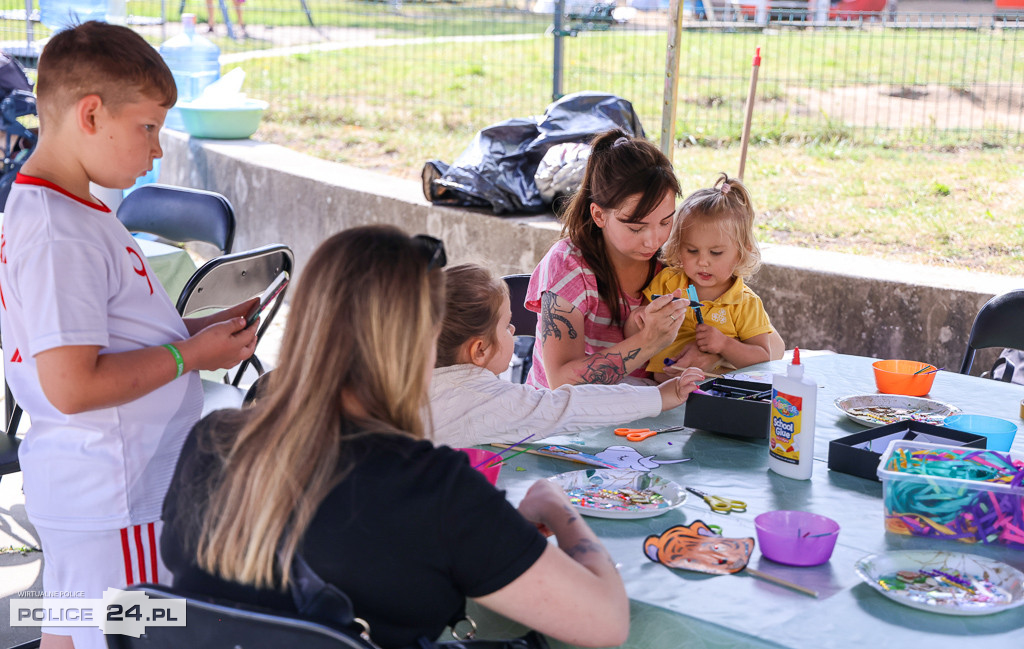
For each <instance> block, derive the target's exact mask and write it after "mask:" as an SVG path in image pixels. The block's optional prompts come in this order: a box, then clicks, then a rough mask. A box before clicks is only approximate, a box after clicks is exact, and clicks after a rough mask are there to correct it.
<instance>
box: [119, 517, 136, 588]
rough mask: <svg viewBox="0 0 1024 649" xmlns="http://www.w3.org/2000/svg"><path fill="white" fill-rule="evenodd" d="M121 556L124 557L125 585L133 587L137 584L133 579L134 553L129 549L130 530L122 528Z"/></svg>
mask: <svg viewBox="0 0 1024 649" xmlns="http://www.w3.org/2000/svg"><path fill="white" fill-rule="evenodd" d="M121 554H122V555H124V577H125V585H127V586H131V585H132V584H134V583H135V579H134V578H133V577H132V551H131V549H130V548H129V547H128V528H127V527H122V528H121Z"/></svg>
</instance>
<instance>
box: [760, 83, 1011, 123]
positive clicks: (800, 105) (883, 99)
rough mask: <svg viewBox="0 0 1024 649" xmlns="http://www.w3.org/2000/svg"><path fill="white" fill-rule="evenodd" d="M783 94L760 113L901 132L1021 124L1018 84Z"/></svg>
mask: <svg viewBox="0 0 1024 649" xmlns="http://www.w3.org/2000/svg"><path fill="white" fill-rule="evenodd" d="M785 92H786V96H787V98H789V100H790V101H786V102H779V103H778V104H764V105H763V108H764V110H776V111H779V112H782V111H787V112H789V113H790V114H793V115H804V116H815V117H817V116H819V115H821V114H825V115H828V116H829V117H830V118H832V119H834V120H836V121H839V122H843V123H845V124H848V125H850V126H864V127H869V126H870V127H873V126H876V125H877V124H890V125H895V126H898V127H900V128H914V127H920V128H940V129H979V128H988V129H992V128H997V129H1011V128H1012V129H1019V128H1020V127H1021V124H1022V121H1024V117H1022V111H1024V91H1022V88H1021V86H1020V84H1008V83H1006V84H999V83H992V84H973V85H971V86H968V87H955V86H954V87H951V86H941V85H938V84H927V85H913V86H907V85H892V84H878V85H866V86H849V87H840V88H830V89H826V90H819V89H814V88H801V87H787V88H786V89H785ZM793 100H795V101H793Z"/></svg>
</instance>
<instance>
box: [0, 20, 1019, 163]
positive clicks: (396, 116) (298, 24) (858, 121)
mask: <svg viewBox="0 0 1024 649" xmlns="http://www.w3.org/2000/svg"><path fill="white" fill-rule="evenodd" d="M531 1H532V4H530V5H529V6H524V5H523V4H521V3H520V4H515V3H513V2H511V1H506V2H504V3H502V2H501V1H500V0H489V1H488V0H480V1H477V2H474V1H469V2H459V3H454V2H414V3H411V2H394V1H393V2H367V1H362V0H260V2H253V3H245V4H244V6H243V9H244V14H243V22H244V33H243V30H242V26H241V25H239V24H238V21H237V16H236V14H235V12H234V9H233V5H234V2H233V0H224V2H223V5H224V8H225V9H227V10H228V11H227V12H226V15H222V13H221V10H220V6H221V4H222V3H221V2H220V0H214V1H213V3H212V4H213V6H214V11H215V14H216V19H215V22H216V28H215V30H214V31H213V32H212V33H203V32H204V31H205V29H206V27H207V25H206V22H207V4H206V2H205V1H204V0H185V2H181V1H180V0H129V1H128V2H127V3H126V7H127V11H126V16H125V18H124V19H125V20H126V22H127V23H128V24H129V25H130V26H132V27H133V28H135V29H137V30H138V31H139V32H140V33H142V34H143V35H144V36H145V37H146V38H147V39H149V40H150V41H151V42H153V43H154V44H155V45H157V44H159V43H160V42H162V41H163V40H165V39H167V38H170V37H171V36H173V35H175V34H177V33H178V32H179V31H180V30H181V24H180V15H181V11H182V9H184V10H185V11H186V12H192V13H196V14H197V15H198V17H199V21H200V25H199V32H200V33H201V34H202V35H204V36H206V37H208V38H211V39H212V40H213V41H214V42H215V43H217V44H218V45H219V46H220V48H221V51H222V56H221V63H222V66H223V71H225V72H226V71H227V70H229V69H231V68H234V67H241V68H243V69H244V70H245V72H246V81H245V85H244V90H245V91H246V92H247V93H248V94H249V95H250V96H254V97H258V98H261V99H265V100H267V101H268V102H270V104H271V112H270V113H269V114H268V116H267V119H269V120H285V121H289V122H291V123H298V124H303V123H305V124H357V125H360V126H363V127H369V128H372V127H375V126H381V125H386V124H389V123H392V124H393V123H399V122H400V123H405V124H422V125H423V128H424V129H441V130H452V129H455V130H459V129H463V130H470V131H472V130H476V129H478V128H480V127H482V126H485V125H487V124H489V123H493V122H495V121H498V120H502V119H506V118H509V117H516V116H523V115H532V114H537V113H539V112H541V111H542V110H543V109H544V107H545V106H546V105H547V104H548V103H549V102H550V101H551V100H552V95H553V94H554V93H557V92H559V91H560V92H562V93H570V92H574V91H578V90H601V91H607V92H612V93H615V94H618V95H620V96H622V97H625V98H626V99H629V100H630V101H632V102H633V104H634V106H635V108H636V110H637V112H638V114H639V115H640V117H641V119H642V121H643V123H644V125H645V127H646V129H647V133H648V136H649V137H651V138H652V139H657V138H658V137H659V134H660V129H661V116H662V110H663V107H664V101H663V99H664V98H663V89H664V85H665V84H664V79H665V65H666V64H665V49H666V43H667V38H668V33H669V30H670V29H672V25H671V21H670V18H669V14H668V11H666V10H664V8H662V7H664V5H665V4H667V3H664V2H663V1H660V0H659V1H653V0H652V1H649V2H647V5H646V8H651V9H654V10H653V11H637V10H635V8H634V7H621V8H616V10H615V11H614V12H613V11H611V8H609V10H608V11H607V12H604V13H602V12H596V13H595V12H594V7H595V4H597V3H594V2H582V1H581V0H568V1H567V6H566V9H565V15H564V16H563V17H562V19H561V21H558V22H559V23H560V24H559V29H555V23H556V21H555V20H554V19H553V15H552V13H550V12H551V11H552V10H553V2H552V1H551V0H535V1H533V0H531ZM645 1H646V0H645ZM30 4H31V3H30ZM783 4H785V5H787V7H786V8H785V10H783V7H782V5H783ZM798 4H799V3H794V2H790V3H776V6H775V8H774V9H770V10H767V11H765V13H764V14H763V15H758V14H757V13H756V2H755V1H754V0H750V1H749V3H748V2H746V0H744V2H736V3H729V4H723V3H721V2H716V3H714V4H713V5H711V8H712V13H713V14H714V15H713V16H709V15H707V13H704V14H703V18H701V17H700V11H699V10H700V9H701V7H702V6H703V5H700V6H698V5H696V4H694V3H691V2H689V0H687V2H685V3H684V8H685V9H686V11H685V21H684V24H683V32H682V39H681V42H680V48H679V51H680V54H681V59H680V73H679V93H678V104H677V112H676V123H675V134H674V135H675V137H676V138H677V139H683V140H687V139H689V140H693V141H698V140H700V141H710V142H715V141H723V142H725V141H732V140H736V139H738V138H739V135H740V130H741V128H742V121H743V116H744V103H745V101H746V94H747V89H748V86H749V78H750V61H751V57H752V55H753V53H754V50H755V48H756V47H760V48H761V51H762V57H763V62H762V66H761V69H760V75H759V83H758V92H757V99H756V108H755V110H754V119H753V128H752V137H753V138H754V139H755V140H757V139H761V140H772V141H775V140H786V139H803V138H812V139H832V138H846V139H853V140H863V141H871V142H879V141H881V142H886V143H892V144H913V145H924V146H961V145H966V144H977V145H983V144H997V145H1003V144H1012V145H1016V144H1020V143H1021V139H1022V138H1021V133H1022V130H1024V30H1022V29H1020V27H1021V26H1022V24H1021V22H1020V19H1019V16H1018V15H1017V14H1009V13H1002V14H1000V13H997V12H995V11H992V10H989V11H987V12H978V13H971V14H967V13H960V14H934V13H930V14H924V13H909V12H906V11H897V10H895V9H898V8H899V7H900V5H906V4H909V3H900V5H895V3H889V4H888V6H887V8H886V9H885V10H884V11H878V12H871V13H867V14H857V15H832V16H829V17H828V18H827V19H825V20H821V14H818V13H815V12H814V11H812V10H809V9H807V8H804V9H803V10H801V9H800V8H799V7H796V8H794V6H795V5H798ZM805 4H806V3H805ZM25 5H26V3H25V2H24V0H0V44H2V47H3V48H4V49H5V50H7V51H9V52H15V53H18V54H19V55H22V56H23V58H24V59H25V60H26V61H31V56H32V53H33V51H36V52H37V51H38V48H39V45H40V43H41V41H42V40H43V39H45V37H46V36H47V35H48V34H49V30H48V29H47V28H46V27H44V26H42V25H40V24H39V23H37V22H35V21H34V20H33V19H32V18H33V14H32V13H29V14H28V20H26V12H25V8H26V7H25ZM637 6H640V2H639V0H638V1H637ZM966 6H969V7H971V8H978V7H980V6H982V5H980V4H979V3H969V4H968V5H966ZM984 6H985V7H986V8H987V7H988V5H987V4H986V5H984ZM750 7H754V8H755V12H754V13H751V12H750V10H749V9H750ZM591 14H592V15H591ZM588 15H589V17H588ZM595 16H596V18H595ZM602 16H604V17H603V18H602ZM712 17H713V20H711V19H710V18H712ZM225 18H226V19H227V21H225ZM228 23H230V25H231V32H230V35H229V32H228ZM556 41H558V43H559V48H560V50H561V55H560V57H558V58H556V56H555V49H556V47H555V45H556Z"/></svg>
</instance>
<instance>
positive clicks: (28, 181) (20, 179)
mask: <svg viewBox="0 0 1024 649" xmlns="http://www.w3.org/2000/svg"><path fill="white" fill-rule="evenodd" d="M14 184H16V185H37V186H39V187H47V188H49V189H52V190H54V191H56V192H60V193H61V194H64V195H65V196H67V197H68V198H73V199H75V200H76V201H78V202H79V203H81V204H82V205H85V206H86V207H91V208H92V209H94V210H99V211H100V212H108V213H109V212H110V208H109V207H107V206H106V205H104V204H103V201H100V202H99V203H93V202H92V201H84V200H82V199H81V198H79V197H77V196H75V195H74V194H72V193H71V192H69V191H68V190H66V189H64V188H63V187H61V186H59V185H55V184H53V183H51V182H50V181H49V180H43V179H42V178H36V177H35V176H28V175H26V174H23V173H20V172H19V173H18V175H17V177H15V179H14Z"/></svg>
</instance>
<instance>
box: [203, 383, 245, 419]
mask: <svg viewBox="0 0 1024 649" xmlns="http://www.w3.org/2000/svg"><path fill="white" fill-rule="evenodd" d="M245 393H246V389H245V388H238V387H235V386H233V385H229V384H227V383H220V382H217V381H208V380H206V379H203V416H204V417H205V416H206V415H208V414H210V413H211V412H213V411H215V410H223V409H225V408H241V407H242V402H243V400H244V399H245Z"/></svg>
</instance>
